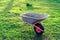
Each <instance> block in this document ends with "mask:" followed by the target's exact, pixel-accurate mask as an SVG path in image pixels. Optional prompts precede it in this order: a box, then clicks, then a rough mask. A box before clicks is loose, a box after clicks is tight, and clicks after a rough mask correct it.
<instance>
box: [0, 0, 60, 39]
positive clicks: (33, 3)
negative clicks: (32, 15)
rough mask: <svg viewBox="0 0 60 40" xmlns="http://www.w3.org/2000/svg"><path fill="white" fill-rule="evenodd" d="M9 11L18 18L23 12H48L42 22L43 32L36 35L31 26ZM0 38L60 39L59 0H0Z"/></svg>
mask: <svg viewBox="0 0 60 40" xmlns="http://www.w3.org/2000/svg"><path fill="white" fill-rule="evenodd" d="M27 4H29V5H30V6H27ZM11 12H12V13H13V14H15V15H16V16H18V17H19V18H20V19H21V17H20V14H23V13H25V12H36V13H39V14H49V15H50V16H49V18H47V19H46V20H44V21H43V22H42V24H43V26H44V28H45V32H44V34H43V35H41V36H37V35H36V33H35V32H34V29H33V27H29V25H28V24H26V23H24V22H21V20H19V19H18V18H16V17H15V16H13V15H11V14H10V13H11ZM0 40H60V0H0Z"/></svg>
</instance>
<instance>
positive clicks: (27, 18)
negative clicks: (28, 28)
mask: <svg viewBox="0 0 60 40" xmlns="http://www.w3.org/2000/svg"><path fill="white" fill-rule="evenodd" d="M47 17H48V15H46V14H36V13H26V14H22V20H23V21H24V22H26V23H30V24H34V23H37V22H38V21H42V20H44V19H46V18H47Z"/></svg>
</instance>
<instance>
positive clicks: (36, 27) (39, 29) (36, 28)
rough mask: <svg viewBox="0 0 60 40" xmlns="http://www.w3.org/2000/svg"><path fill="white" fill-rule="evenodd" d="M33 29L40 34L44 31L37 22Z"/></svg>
mask: <svg viewBox="0 0 60 40" xmlns="http://www.w3.org/2000/svg"><path fill="white" fill-rule="evenodd" d="M34 31H35V32H36V34H37V35H42V34H43V33H44V27H43V26H42V25H41V24H39V23H37V24H35V26H34Z"/></svg>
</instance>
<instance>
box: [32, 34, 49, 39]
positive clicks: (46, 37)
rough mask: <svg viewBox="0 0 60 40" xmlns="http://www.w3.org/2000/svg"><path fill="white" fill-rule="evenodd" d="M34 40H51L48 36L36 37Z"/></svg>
mask: <svg viewBox="0 0 60 40" xmlns="http://www.w3.org/2000/svg"><path fill="white" fill-rule="evenodd" d="M33 40H50V39H49V38H48V36H45V35H40V36H39V35H36V36H35V37H34V39H33Z"/></svg>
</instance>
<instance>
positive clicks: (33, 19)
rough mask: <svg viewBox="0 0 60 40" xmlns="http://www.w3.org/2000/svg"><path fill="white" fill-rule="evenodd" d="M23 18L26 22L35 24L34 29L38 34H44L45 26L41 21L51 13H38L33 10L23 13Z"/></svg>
mask: <svg viewBox="0 0 60 40" xmlns="http://www.w3.org/2000/svg"><path fill="white" fill-rule="evenodd" d="M21 16H22V20H23V21H24V22H25V23H28V24H31V25H32V26H34V31H35V32H36V34H37V35H42V34H43V33H44V27H43V25H42V24H41V22H42V21H43V20H44V19H46V18H47V17H48V16H49V15H47V14H37V13H32V12H27V13H25V14H22V15H21Z"/></svg>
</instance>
